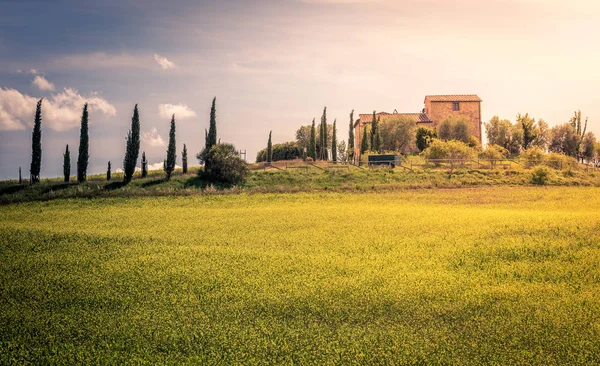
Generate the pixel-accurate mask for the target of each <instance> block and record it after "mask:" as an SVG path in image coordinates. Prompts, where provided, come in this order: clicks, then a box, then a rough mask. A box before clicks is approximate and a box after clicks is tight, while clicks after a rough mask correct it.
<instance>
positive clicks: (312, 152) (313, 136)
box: [308, 118, 317, 161]
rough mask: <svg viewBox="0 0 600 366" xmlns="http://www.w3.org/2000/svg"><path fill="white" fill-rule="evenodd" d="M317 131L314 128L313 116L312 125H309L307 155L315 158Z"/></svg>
mask: <svg viewBox="0 0 600 366" xmlns="http://www.w3.org/2000/svg"><path fill="white" fill-rule="evenodd" d="M316 135H317V131H316V129H315V119H314V118H313V121H312V126H311V127H310V141H309V144H308V156H309V157H311V158H312V159H313V161H315V160H317V136H316Z"/></svg>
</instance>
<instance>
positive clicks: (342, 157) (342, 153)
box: [336, 140, 350, 163]
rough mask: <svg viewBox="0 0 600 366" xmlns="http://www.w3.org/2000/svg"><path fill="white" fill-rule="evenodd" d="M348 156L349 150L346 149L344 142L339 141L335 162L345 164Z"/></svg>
mask: <svg viewBox="0 0 600 366" xmlns="http://www.w3.org/2000/svg"><path fill="white" fill-rule="evenodd" d="M349 154H350V149H349V148H347V147H346V141H344V140H342V141H340V143H339V144H338V146H337V160H336V161H341V162H342V163H347V162H348V160H349V158H348V156H349Z"/></svg>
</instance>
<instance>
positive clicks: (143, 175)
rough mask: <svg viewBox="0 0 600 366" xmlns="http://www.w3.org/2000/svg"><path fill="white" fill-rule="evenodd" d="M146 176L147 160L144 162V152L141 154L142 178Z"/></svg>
mask: <svg viewBox="0 0 600 366" xmlns="http://www.w3.org/2000/svg"><path fill="white" fill-rule="evenodd" d="M147 175H148V160H146V152H145V151H143V152H142V178H146V176H147Z"/></svg>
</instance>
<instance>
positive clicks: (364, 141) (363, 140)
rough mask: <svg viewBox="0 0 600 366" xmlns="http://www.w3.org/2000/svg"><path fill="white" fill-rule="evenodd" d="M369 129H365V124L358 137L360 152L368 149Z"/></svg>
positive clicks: (362, 152)
mask: <svg viewBox="0 0 600 366" xmlns="http://www.w3.org/2000/svg"><path fill="white" fill-rule="evenodd" d="M369 139H370V137H369V131H367V126H365V127H364V130H363V135H362V137H361V139H360V153H361V154H364V153H365V152H366V151H369Z"/></svg>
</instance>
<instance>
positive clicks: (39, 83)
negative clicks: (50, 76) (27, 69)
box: [31, 75, 54, 91]
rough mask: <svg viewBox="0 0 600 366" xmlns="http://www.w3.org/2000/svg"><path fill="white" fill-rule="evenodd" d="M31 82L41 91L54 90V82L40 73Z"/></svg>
mask: <svg viewBox="0 0 600 366" xmlns="http://www.w3.org/2000/svg"><path fill="white" fill-rule="evenodd" d="M31 84H32V85H34V86H36V87H37V88H38V89H40V90H41V91H48V90H50V91H54V84H52V83H51V82H49V81H48V80H46V78H45V77H43V76H40V75H37V76H36V77H35V78H34V79H33V81H32V82H31Z"/></svg>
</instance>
